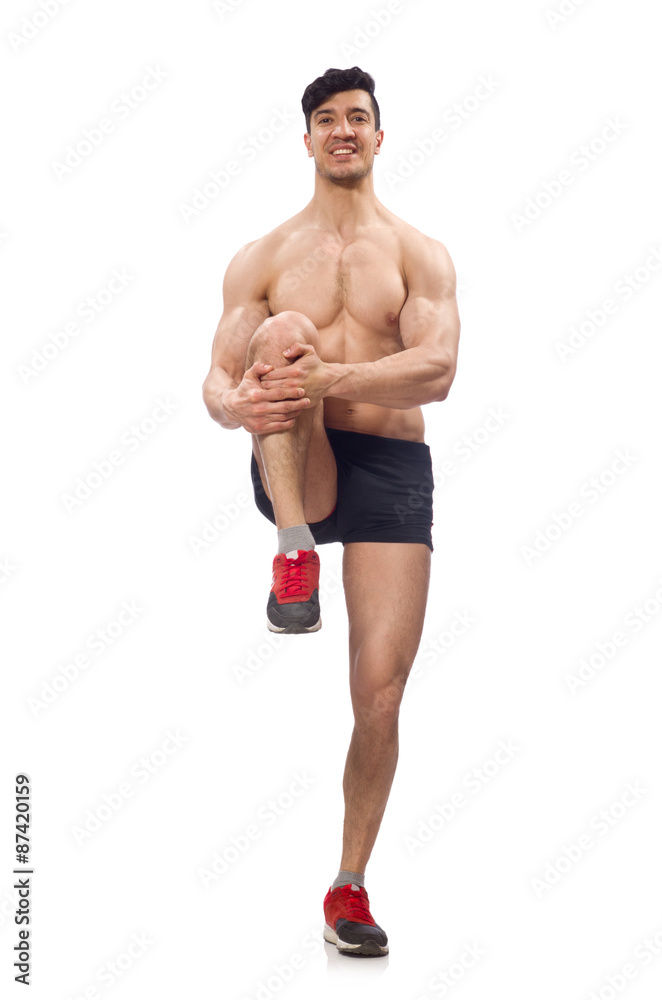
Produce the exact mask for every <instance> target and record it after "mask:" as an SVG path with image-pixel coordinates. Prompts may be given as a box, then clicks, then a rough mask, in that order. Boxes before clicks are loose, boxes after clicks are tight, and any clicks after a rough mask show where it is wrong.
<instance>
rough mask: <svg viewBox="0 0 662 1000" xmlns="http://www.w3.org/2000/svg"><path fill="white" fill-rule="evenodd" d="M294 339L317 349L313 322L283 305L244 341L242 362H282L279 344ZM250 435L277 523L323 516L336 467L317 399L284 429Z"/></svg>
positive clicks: (334, 485)
mask: <svg viewBox="0 0 662 1000" xmlns="http://www.w3.org/2000/svg"><path fill="white" fill-rule="evenodd" d="M294 340H297V341H300V342H302V343H308V344H312V346H313V347H314V348H315V350H316V351H318V353H319V334H318V333H317V328H316V327H315V325H314V323H313V322H312V321H311V320H309V319H308V317H307V316H304V315H303V313H298V312H293V311H289V310H288V311H287V312H282V313H278V314H277V315H275V316H270V317H268V319H266V320H265V321H264V323H262V324H261V326H259V327H258V329H257V330H256V331H255V333H254V334H253V336H252V338H251V340H250V342H249V345H248V350H247V354H246V368H249V367H250V366H251V365H252V364H253V363H254V362H255V361H262V362H264V363H265V364H269V365H273V366H274V367H283V365H284V364H285V363H286V361H285V359H284V357H283V350H284V348H285V347H287V346H289V344H291V343H292V342H293V341H294ZM252 437H253V452H254V454H255V459H256V461H257V464H258V468H259V470H260V478H261V479H262V484H263V486H264V488H265V491H266V493H267V496H268V497H269V499H270V500H271V502H272V504H273V507H274V515H275V517H276V525H277V527H278V528H289V527H293V526H294V525H297V524H313V523H314V522H316V521H321V520H323V519H324V518H325V517H326V516H327V515H328V514H329V513H330V512H331V510H332V509H333V507H334V505H335V503H336V496H337V471H336V460H335V457H334V454H333V451H332V449H331V446H330V444H329V441H328V438H327V436H326V431H325V429H324V407H323V403H322V401H321V400H320V401H319V402H318V403H313V404H311V405H310V406H309V407H308V408H307V409H306V410H302V411H301V412H300V413H299V415H298V416H297V418H296V420H295V421H294V424H293V426H292V427H290V428H289V429H287V430H284V431H274V432H272V433H270V434H253V435H252Z"/></svg>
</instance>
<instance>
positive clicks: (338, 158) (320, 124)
mask: <svg viewBox="0 0 662 1000" xmlns="http://www.w3.org/2000/svg"><path fill="white" fill-rule="evenodd" d="M374 92H375V81H374V80H373V78H372V77H371V76H370V74H369V73H365V72H364V71H363V70H362V69H360V68H359V67H358V66H353V67H352V68H351V69H327V71H326V73H324V74H323V75H322V76H319V77H317V79H316V80H313V82H312V83H311V84H309V85H308V86H307V87H306V89H305V91H304V94H303V97H302V99H301V107H302V108H303V113H304V115H305V116H306V130H307V131H306V135H305V137H304V138H305V143H306V147H307V149H308V155H309V156H313V157H314V158H315V167H316V169H317V172H318V173H319V174H320V175H321V176H322V177H325V178H327V179H328V180H331V181H333V182H334V183H337V184H343V185H348V184H353V183H354V182H356V181H359V180H360V179H361V178H363V177H365V176H367V174H369V173H370V172H371V170H372V165H373V160H374V157H375V154H376V153H379V148H380V146H381V143H382V139H383V137H384V133H383V132H382V131H381V129H380V115H379V105H378V104H377V101H376V99H375V93H374ZM340 150H346V152H340Z"/></svg>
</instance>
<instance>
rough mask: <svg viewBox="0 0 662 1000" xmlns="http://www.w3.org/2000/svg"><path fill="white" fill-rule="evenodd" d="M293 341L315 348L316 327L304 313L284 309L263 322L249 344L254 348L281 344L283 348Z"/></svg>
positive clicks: (316, 339)
mask: <svg viewBox="0 0 662 1000" xmlns="http://www.w3.org/2000/svg"><path fill="white" fill-rule="evenodd" d="M294 340H300V341H303V343H306V344H312V345H313V347H316V346H317V345H318V343H319V334H318V332H317V327H316V326H315V324H314V323H313V321H312V320H311V319H309V318H308V316H305V315H304V313H300V312H295V310H293V309H285V310H284V311H283V312H280V313H276V315H275V316H268V317H267V319H265V320H264V322H263V323H262V324H261V325H260V326H259V327H258V328H257V330H256V331H255V333H254V334H253V337H252V339H251V344H253V343H254V342H255V346H257V345H258V344H259V345H263V344H278V345H281V344H282V346H283V347H287V345H288V344H291V343H292V341H294Z"/></svg>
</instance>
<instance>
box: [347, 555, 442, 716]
mask: <svg viewBox="0 0 662 1000" xmlns="http://www.w3.org/2000/svg"><path fill="white" fill-rule="evenodd" d="M430 563H431V553H430V549H429V548H428V546H427V545H425V544H422V543H418V542H413V543H412V542H349V543H347V544H346V545H345V547H344V552H343V584H344V589H345V601H346V603H347V617H348V619H349V653H350V685H351V689H352V697H353V698H355V699H356V700H365V701H370V699H371V698H372V696H373V694H374V693H376V692H379V691H382V690H383V689H384V688H386V687H388V686H389V685H392V684H394V683H396V684H398V685H399V686H401V687H404V683H405V681H406V679H407V676H408V674H409V671H410V669H411V666H412V664H413V662H414V657H415V656H416V652H417V650H418V646H419V643H420V641H421V635H422V632H423V622H424V620H425V609H426V605H427V597H428V588H429V584H430Z"/></svg>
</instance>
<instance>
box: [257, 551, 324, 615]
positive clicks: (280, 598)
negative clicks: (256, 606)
mask: <svg viewBox="0 0 662 1000" xmlns="http://www.w3.org/2000/svg"><path fill="white" fill-rule="evenodd" d="M319 577H320V558H319V556H318V555H317V552H316V551H315V550H314V549H309V550H307V551H305V550H304V549H292V551H291V552H279V553H278V555H277V556H276V558H275V559H274V567H273V578H272V581H271V593H270V594H269V602H268V604H267V628H268V629H269V630H270V631H271V632H287V633H293V632H317V630H318V629H320V628H321V627H322V619H321V618H320V602H319V593H318V587H319Z"/></svg>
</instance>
